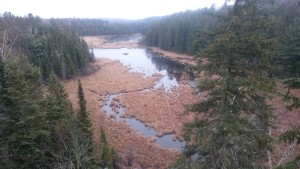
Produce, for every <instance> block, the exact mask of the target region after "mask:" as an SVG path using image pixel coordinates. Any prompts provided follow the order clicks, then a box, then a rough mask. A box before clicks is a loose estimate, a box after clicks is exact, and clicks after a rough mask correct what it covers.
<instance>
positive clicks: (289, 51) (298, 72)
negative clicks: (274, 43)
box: [278, 17, 300, 77]
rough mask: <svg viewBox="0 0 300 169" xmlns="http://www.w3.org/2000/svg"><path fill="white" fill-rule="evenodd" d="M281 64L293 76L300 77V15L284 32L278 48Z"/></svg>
mask: <svg viewBox="0 0 300 169" xmlns="http://www.w3.org/2000/svg"><path fill="white" fill-rule="evenodd" d="M278 54H279V61H280V65H281V66H282V67H283V69H284V70H285V71H286V72H284V73H285V74H287V75H289V76H291V77H300V17H297V18H295V19H294V22H293V23H292V24H290V25H289V26H288V27H287V28H286V30H285V33H284V36H283V38H282V40H281V43H280V45H279V49H278Z"/></svg>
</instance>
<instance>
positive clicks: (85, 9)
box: [0, 0, 225, 19]
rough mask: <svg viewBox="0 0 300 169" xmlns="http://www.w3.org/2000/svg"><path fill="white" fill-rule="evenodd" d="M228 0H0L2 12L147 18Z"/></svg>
mask: <svg viewBox="0 0 300 169" xmlns="http://www.w3.org/2000/svg"><path fill="white" fill-rule="evenodd" d="M224 1H225V0H0V14H3V13H4V12H11V13H13V14H15V15H18V16H24V15H27V14H28V13H32V14H33V15H38V16H40V17H42V18H73V17H76V18H124V19H143V18H146V17H151V16H163V15H169V14H173V13H176V12H181V11H185V10H187V9H191V10H195V9H198V8H203V7H210V6H211V5H212V4H215V5H216V6H217V7H220V6H222V5H223V4H224Z"/></svg>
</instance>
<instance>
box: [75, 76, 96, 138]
mask: <svg viewBox="0 0 300 169" xmlns="http://www.w3.org/2000/svg"><path fill="white" fill-rule="evenodd" d="M78 99H79V100H78V104H79V111H78V120H79V123H81V125H82V127H83V130H84V131H85V132H86V133H87V134H88V135H89V136H90V137H92V135H93V133H92V123H91V120H90V118H89V112H88V111H87V108H86V100H85V97H84V93H83V88H82V85H81V82H80V80H78Z"/></svg>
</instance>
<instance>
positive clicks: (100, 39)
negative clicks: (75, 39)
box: [83, 34, 143, 49]
mask: <svg viewBox="0 0 300 169" xmlns="http://www.w3.org/2000/svg"><path fill="white" fill-rule="evenodd" d="M132 36H133V37H134V38H135V40H132V41H128V40H122V39H121V40H119V41H112V39H113V38H116V37H122V36H117V35H115V36H83V39H84V40H85V41H86V43H87V45H88V47H89V48H102V49H117V48H139V47H142V45H141V44H140V43H139V39H142V38H143V37H142V35H140V34H136V35H132ZM125 37H126V36H125Z"/></svg>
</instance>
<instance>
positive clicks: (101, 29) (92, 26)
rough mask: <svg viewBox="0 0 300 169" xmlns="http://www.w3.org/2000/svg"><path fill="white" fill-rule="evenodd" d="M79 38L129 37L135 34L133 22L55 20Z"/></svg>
mask: <svg viewBox="0 0 300 169" xmlns="http://www.w3.org/2000/svg"><path fill="white" fill-rule="evenodd" d="M57 20H58V21H61V22H63V23H65V24H66V25H67V26H68V27H69V28H70V29H72V30H73V31H75V32H77V33H78V34H79V35H81V36H99V35H131V34H134V33H136V28H135V26H134V25H133V21H116V22H112V21H108V20H102V19H57Z"/></svg>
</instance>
